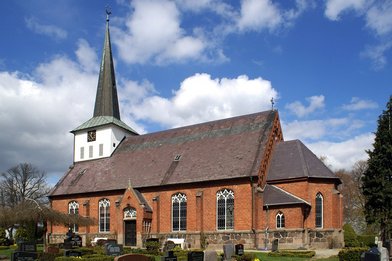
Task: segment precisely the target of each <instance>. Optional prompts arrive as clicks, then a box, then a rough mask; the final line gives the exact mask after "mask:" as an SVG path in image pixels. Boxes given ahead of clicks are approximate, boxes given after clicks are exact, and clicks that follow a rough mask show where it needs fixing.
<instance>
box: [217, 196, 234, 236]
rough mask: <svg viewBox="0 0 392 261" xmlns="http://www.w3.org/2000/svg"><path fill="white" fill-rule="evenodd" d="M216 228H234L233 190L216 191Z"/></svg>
mask: <svg viewBox="0 0 392 261" xmlns="http://www.w3.org/2000/svg"><path fill="white" fill-rule="evenodd" d="M216 209H217V215H216V216H217V220H216V223H217V229H218V230H228V229H233V228H234V192H233V191H232V190H230V189H223V190H219V191H218V192H217V193H216Z"/></svg>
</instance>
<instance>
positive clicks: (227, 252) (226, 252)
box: [223, 244, 234, 260]
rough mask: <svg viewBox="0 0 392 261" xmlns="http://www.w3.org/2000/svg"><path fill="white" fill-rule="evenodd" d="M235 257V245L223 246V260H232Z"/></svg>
mask: <svg viewBox="0 0 392 261" xmlns="http://www.w3.org/2000/svg"><path fill="white" fill-rule="evenodd" d="M233 255H234V245H233V244H225V245H223V259H224V260H230V259H231V257H232V256H233Z"/></svg>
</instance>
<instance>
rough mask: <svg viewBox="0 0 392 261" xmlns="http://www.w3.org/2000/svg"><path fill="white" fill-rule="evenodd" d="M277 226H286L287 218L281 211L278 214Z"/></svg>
mask: <svg viewBox="0 0 392 261" xmlns="http://www.w3.org/2000/svg"><path fill="white" fill-rule="evenodd" d="M276 228H285V218H284V214H283V212H281V211H279V212H278V214H276Z"/></svg>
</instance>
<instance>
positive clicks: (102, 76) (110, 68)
mask: <svg viewBox="0 0 392 261" xmlns="http://www.w3.org/2000/svg"><path fill="white" fill-rule="evenodd" d="M106 14H107V16H106V33H105V42H104V46H103V53H102V61H101V68H100V71H99V79H98V87H97V96H96V98H95V107H94V117H97V116H112V117H114V118H117V119H119V120H120V110H119V106H118V98H117V87H116V78H115V74H114V65H113V57H112V47H111V44H110V33H109V15H110V14H111V12H110V10H109V9H107V10H106Z"/></svg>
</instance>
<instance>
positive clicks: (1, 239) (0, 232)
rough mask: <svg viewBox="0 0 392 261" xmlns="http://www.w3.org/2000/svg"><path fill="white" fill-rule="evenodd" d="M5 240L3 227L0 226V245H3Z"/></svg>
mask: <svg viewBox="0 0 392 261" xmlns="http://www.w3.org/2000/svg"><path fill="white" fill-rule="evenodd" d="M7 241H8V240H7V238H6V233H5V229H4V228H2V227H0V246H5V245H6V244H7Z"/></svg>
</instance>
